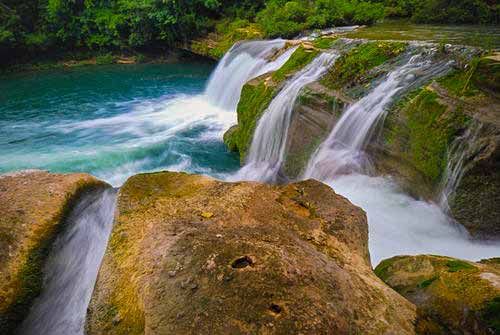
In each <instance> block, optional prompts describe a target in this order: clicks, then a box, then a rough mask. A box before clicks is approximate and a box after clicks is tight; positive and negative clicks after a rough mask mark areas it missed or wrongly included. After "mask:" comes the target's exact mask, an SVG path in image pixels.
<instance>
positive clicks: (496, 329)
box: [375, 255, 500, 334]
mask: <svg viewBox="0 0 500 335" xmlns="http://www.w3.org/2000/svg"><path fill="white" fill-rule="evenodd" d="M375 273H377V275H378V276H379V277H380V278H381V279H382V280H384V281H385V282H386V283H387V284H388V285H390V286H391V287H392V288H394V289H395V290H396V291H398V292H399V293H401V294H402V295H403V296H404V297H406V298H407V299H408V300H410V301H411V302H413V303H414V304H415V305H417V314H418V319H417V323H416V329H417V332H418V333H419V334H498V333H500V261H499V259H491V260H485V261H482V262H481V263H474V262H468V261H462V260H459V259H454V258H449V257H441V256H430V255H422V256H398V257H394V258H390V259H388V260H385V261H383V262H381V263H380V264H379V266H377V268H376V269H375Z"/></svg>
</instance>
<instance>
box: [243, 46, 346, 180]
mask: <svg viewBox="0 0 500 335" xmlns="http://www.w3.org/2000/svg"><path fill="white" fill-rule="evenodd" d="M338 56H339V54H338V53H336V52H333V51H332V52H324V53H322V54H320V55H319V56H317V57H316V58H315V59H314V60H313V61H312V62H311V63H310V64H308V65H307V66H306V67H305V68H304V69H303V70H302V71H300V72H298V73H297V74H295V75H294V76H293V77H292V79H290V80H289V81H288V82H287V83H286V84H285V87H284V88H283V89H282V90H281V91H280V92H279V93H278V95H277V96H276V97H275V98H274V99H273V100H272V101H271V103H270V105H269V107H268V108H267V109H266V111H265V112H264V114H263V115H262V117H261V118H260V120H259V121H258V123H257V127H256V129H255V133H254V136H253V140H252V144H251V146H250V152H249V155H248V158H247V163H246V164H245V166H244V167H243V168H242V169H241V170H240V171H239V172H238V174H237V176H236V178H237V179H245V180H260V181H268V182H274V181H276V177H277V175H278V173H279V170H280V168H281V166H282V163H283V161H284V158H285V157H284V156H285V146H286V138H287V134H288V127H289V125H290V118H291V115H292V111H293V106H294V104H295V100H296V99H297V96H298V95H299V93H300V91H301V89H302V88H303V87H304V86H306V85H307V84H310V83H312V82H314V81H316V80H318V79H319V78H320V77H321V76H322V75H323V74H325V72H326V71H327V70H328V68H329V67H330V66H331V65H332V64H333V62H335V60H336V59H337V58H338Z"/></svg>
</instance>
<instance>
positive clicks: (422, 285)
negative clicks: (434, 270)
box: [417, 276, 439, 288]
mask: <svg viewBox="0 0 500 335" xmlns="http://www.w3.org/2000/svg"><path fill="white" fill-rule="evenodd" d="M438 278H439V277H438V276H434V277H432V278H429V279H426V280H424V281H422V282H420V283H419V284H418V285H417V286H418V287H419V288H426V287H428V286H430V285H431V284H432V283H433V282H434V281H435V280H436V279H438Z"/></svg>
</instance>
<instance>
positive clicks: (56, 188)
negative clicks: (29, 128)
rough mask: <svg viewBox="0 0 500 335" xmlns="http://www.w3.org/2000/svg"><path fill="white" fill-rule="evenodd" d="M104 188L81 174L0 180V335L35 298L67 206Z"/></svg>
mask: <svg viewBox="0 0 500 335" xmlns="http://www.w3.org/2000/svg"><path fill="white" fill-rule="evenodd" d="M104 185H105V184H104V183H102V182H100V181H98V180H97V179H95V178H94V177H91V176H89V175H86V174H68V175H63V174H49V173H47V172H43V171H36V170H32V171H21V172H17V173H13V174H4V175H0V213H1V214H0V333H1V334H8V333H9V332H10V331H11V330H12V329H13V328H14V327H15V326H16V325H17V323H18V322H19V321H21V319H22V318H23V317H24V316H25V315H26V312H27V310H28V308H29V306H30V304H31V302H32V301H33V299H34V298H35V297H36V296H37V295H38V293H39V290H40V287H41V283H42V272H41V271H42V265H43V263H44V260H45V258H46V256H47V254H48V251H49V248H50V243H51V241H52V240H53V239H54V237H55V235H56V234H57V232H58V231H59V229H60V227H61V223H62V221H63V219H64V217H65V215H66V214H67V211H68V209H69V208H70V206H71V204H72V203H73V201H75V200H76V198H78V196H79V195H80V194H81V193H82V192H83V191H85V190H87V189H90V188H94V187H103V186H104Z"/></svg>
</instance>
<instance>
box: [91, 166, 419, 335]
mask: <svg viewBox="0 0 500 335" xmlns="http://www.w3.org/2000/svg"><path fill="white" fill-rule="evenodd" d="M118 213H119V214H118V217H117V219H116V221H115V228H114V230H113V232H112V236H111V239H110V243H109V245H108V249H107V251H106V254H105V257H104V261H103V264H102V267H101V271H100V274H99V278H98V282H97V285H96V290H95V292H94V296H93V299H92V302H91V305H90V312H89V317H88V323H87V328H88V329H87V330H88V334H91V335H92V334H110V335H112V334H144V333H147V334H256V333H260V334H299V333H301V334H331V333H336V334H396V333H397V334H411V333H413V323H412V322H413V319H414V318H415V310H414V307H413V305H412V304H410V303H409V302H407V301H406V300H405V299H403V298H402V297H400V296H399V295H398V294H397V293H396V292H394V291H392V290H391V289H390V288H389V287H387V286H386V285H384V284H383V283H382V282H381V281H380V280H379V279H378V278H377V277H376V276H375V275H374V274H373V271H372V270H371V266H370V261H369V255H368V249H367V243H368V240H367V238H368V229H367V228H368V227H367V224H366V217H365V215H364V213H363V211H362V210H361V209H359V208H357V207H355V206H353V205H352V204H351V203H349V201H347V200H346V199H345V198H343V197H341V196H338V195H336V194H335V193H334V192H333V191H332V190H331V189H330V188H329V187H328V186H326V185H323V184H321V183H319V182H316V181H304V182H300V183H296V184H291V185H286V186H270V185H265V184H258V183H246V182H242V183H224V182H220V181H216V180H213V179H210V178H208V177H202V176H196V175H188V174H183V173H170V172H162V173H154V174H142V175H137V176H134V177H132V178H131V179H129V180H128V181H127V182H126V183H125V185H124V186H123V187H122V189H121V190H120V194H119V199H118Z"/></svg>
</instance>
